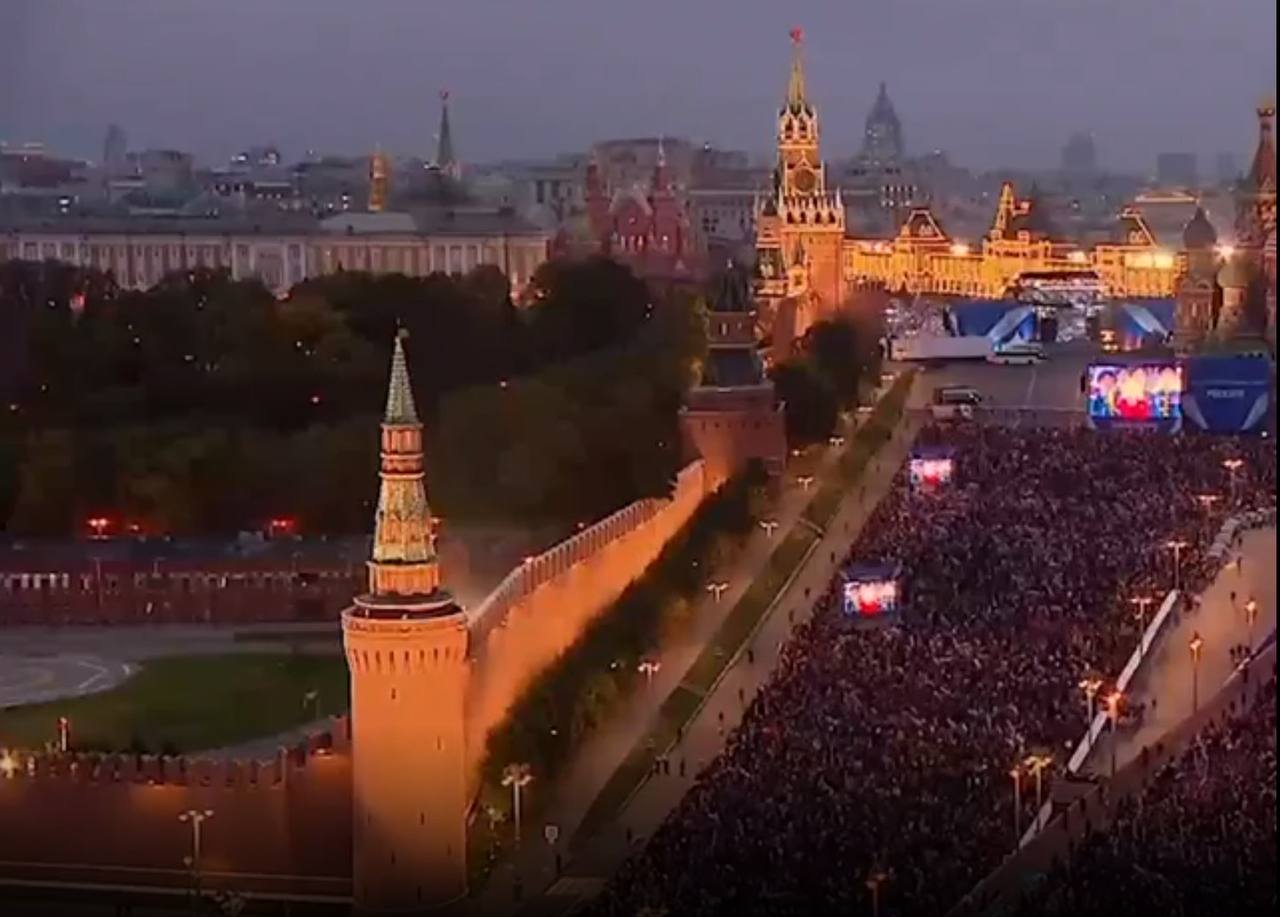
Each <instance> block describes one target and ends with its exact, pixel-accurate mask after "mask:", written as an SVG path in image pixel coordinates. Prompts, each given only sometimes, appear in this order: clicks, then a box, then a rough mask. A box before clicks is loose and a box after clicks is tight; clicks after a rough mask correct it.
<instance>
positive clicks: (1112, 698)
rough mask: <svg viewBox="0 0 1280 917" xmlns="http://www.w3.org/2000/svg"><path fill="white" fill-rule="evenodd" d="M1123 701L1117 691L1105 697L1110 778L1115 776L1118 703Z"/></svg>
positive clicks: (1118, 716) (1118, 719)
mask: <svg viewBox="0 0 1280 917" xmlns="http://www.w3.org/2000/svg"><path fill="white" fill-rule="evenodd" d="M1123 699H1124V695H1123V694H1121V693H1120V692H1119V691H1112V692H1111V693H1110V694H1108V695H1107V716H1108V717H1110V719H1111V776H1112V777H1115V775H1116V745H1117V744H1118V742H1117V736H1116V726H1117V725H1118V724H1119V722H1120V701H1121V700H1123Z"/></svg>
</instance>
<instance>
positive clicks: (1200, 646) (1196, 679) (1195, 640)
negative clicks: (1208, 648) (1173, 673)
mask: <svg viewBox="0 0 1280 917" xmlns="http://www.w3.org/2000/svg"><path fill="white" fill-rule="evenodd" d="M1187 649H1188V650H1190V651H1191V712H1192V713H1195V712H1196V711H1197V710H1198V709H1200V654H1201V652H1202V651H1203V650H1204V639H1203V638H1202V637H1201V636H1200V632H1199V631H1196V632H1195V633H1194V634H1192V635H1191V640H1190V642H1188V643H1187Z"/></svg>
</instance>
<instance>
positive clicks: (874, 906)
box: [867, 868, 889, 917]
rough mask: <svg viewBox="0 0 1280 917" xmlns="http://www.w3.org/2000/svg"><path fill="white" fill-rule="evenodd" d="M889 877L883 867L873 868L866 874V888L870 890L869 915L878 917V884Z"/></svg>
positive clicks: (881, 883)
mask: <svg viewBox="0 0 1280 917" xmlns="http://www.w3.org/2000/svg"><path fill="white" fill-rule="evenodd" d="M888 878H889V874H888V873H887V872H885V871H884V870H883V869H878V868H877V869H873V870H871V874H870V875H869V876H867V889H868V890H869V891H870V892H871V917H880V886H881V885H883V884H884V883H885V880H886V879H888Z"/></svg>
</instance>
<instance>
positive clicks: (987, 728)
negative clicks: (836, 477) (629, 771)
mask: <svg viewBox="0 0 1280 917" xmlns="http://www.w3.org/2000/svg"><path fill="white" fill-rule="evenodd" d="M921 441H922V442H924V443H936V444H941V445H946V446H949V447H951V448H952V449H953V450H954V452H953V459H954V463H955V474H954V477H953V479H952V480H951V482H950V483H949V484H946V485H943V486H941V487H939V488H937V489H935V490H932V491H928V492H925V491H921V490H917V489H912V487H911V485H910V482H909V480H908V476H907V475H906V474H900V475H899V477H898V480H897V481H896V482H895V485H894V488H893V491H892V492H891V494H890V495H889V496H888V497H886V499H885V500H883V501H882V502H881V504H880V505H879V506H878V507H877V509H876V510H875V512H874V513H873V515H872V517H871V518H870V520H869V521H868V523H867V524H866V525H865V526H864V527H863V534H862V536H861V537H860V538H859V539H858V541H857V542H856V543H855V544H854V545H853V546H851V548H850V551H849V559H850V560H855V559H856V560H857V561H858V562H859V563H869V564H892V565H894V566H896V567H897V568H899V569H900V570H901V576H902V580H903V581H902V584H901V585H902V587H903V590H904V595H905V597H906V600H905V603H904V605H903V609H902V614H901V617H900V619H898V620H897V621H896V622H894V623H886V624H885V625H883V626H873V627H866V626H858V624H857V622H854V621H852V620H850V619H849V618H848V617H846V616H845V615H844V614H843V613H842V611H841V603H840V600H839V595H838V578H837V580H836V581H833V582H832V583H831V586H830V588H829V589H828V590H827V592H826V593H825V594H824V595H822V596H821V597H819V598H818V599H817V602H816V605H815V608H814V614H813V616H812V617H811V618H810V619H809V620H808V621H806V622H805V623H803V624H801V625H799V626H797V628H796V629H795V631H794V632H793V635H792V638H791V640H790V642H789V643H788V644H787V646H786V647H785V649H784V650H783V653H782V657H781V659H780V661H779V664H778V668H777V670H776V672H775V673H774V675H773V677H772V679H771V680H770V682H769V683H768V684H767V685H766V686H764V687H763V688H762V689H761V691H760V692H759V694H758V695H757V696H756V698H755V700H754V701H753V703H752V704H751V706H750V707H749V708H748V710H747V711H746V713H745V714H744V717H743V720H742V723H741V725H740V727H739V728H738V729H737V730H735V731H734V732H733V733H732V734H731V735H730V736H729V738H728V740H727V744H726V747H725V750H724V752H723V753H722V754H721V755H720V756H719V757H718V758H717V759H716V760H715V761H714V762H712V763H711V764H710V765H709V766H708V767H707V768H706V769H705V770H704V771H703V772H702V773H701V774H700V775H698V777H697V780H696V783H695V784H694V785H693V786H692V787H691V788H690V789H689V791H688V792H687V793H686V795H685V796H684V799H683V800H682V802H681V803H680V805H679V806H678V808H677V809H676V810H675V811H674V812H673V813H672V814H671V816H670V817H669V818H668V819H667V820H666V822H665V823H664V824H663V825H662V827H661V828H660V829H659V830H658V831H657V832H656V833H655V834H654V836H653V837H652V838H651V839H650V840H649V842H648V844H647V845H646V846H645V847H644V849H643V850H642V851H639V852H638V853H637V854H636V855H635V856H633V857H632V858H631V859H630V860H629V861H628V862H627V863H625V864H624V865H623V867H622V868H621V869H620V870H619V873H618V874H617V875H616V876H615V878H614V880H613V881H612V883H611V884H610V886H609V888H608V889H606V891H605V893H604V894H603V895H602V896H601V897H600V899H599V900H598V901H597V903H596V905H595V908H596V910H595V913H597V914H600V915H608V917H623V915H625V917H632V915H634V914H636V913H639V912H643V911H646V910H647V911H649V912H656V913H668V914H681V915H690V917H696V915H704V914H705V915H710V914H725V913H733V914H739V915H757V914H759V915H790V914H825V913H836V912H839V913H843V914H851V913H866V914H870V913H872V912H873V903H872V902H873V899H878V903H879V912H880V913H883V914H886V915H889V914H893V915H903V917H905V915H922V917H924V915H927V917H938V915H942V914H945V913H946V911H947V910H948V909H949V908H950V907H951V906H952V905H954V904H955V903H956V902H957V901H958V900H959V899H960V898H961V897H962V896H963V895H964V894H965V893H966V892H967V891H969V890H970V888H972V887H973V885H974V884H975V883H976V882H977V881H978V880H979V879H980V878H982V876H984V875H985V874H986V873H988V872H989V871H990V870H991V869H992V868H994V867H995V866H996V865H998V863H999V862H1000V860H1001V859H1002V858H1003V857H1004V856H1005V855H1006V854H1007V853H1008V852H1009V851H1010V850H1011V849H1012V848H1013V846H1014V844H1015V827H1014V826H1015V814H1014V798H1015V796H1014V790H1013V783H1012V781H1011V774H1010V770H1011V768H1012V767H1014V766H1015V765H1016V764H1018V763H1020V762H1023V761H1025V760H1026V758H1027V756H1028V755H1030V754H1033V753H1034V754H1037V755H1044V756H1046V757H1050V758H1051V759H1052V762H1053V763H1052V764H1050V765H1048V767H1047V768H1046V769H1044V770H1043V771H1042V772H1041V775H1040V776H1041V779H1042V782H1043V787H1044V790H1045V791H1046V792H1047V791H1048V789H1049V787H1050V784H1051V782H1052V780H1053V779H1054V778H1055V776H1056V775H1057V774H1060V773H1061V770H1062V767H1063V765H1064V764H1065V762H1066V760H1067V758H1068V756H1069V754H1070V752H1071V749H1072V748H1073V747H1074V744H1075V742H1076V741H1077V740H1078V739H1079V738H1080V736H1081V734H1082V733H1083V731H1084V728H1085V723H1086V700H1085V697H1084V696H1083V694H1082V693H1081V691H1080V688H1079V685H1080V682H1081V679H1082V678H1083V677H1085V676H1087V675H1089V674H1090V673H1097V674H1098V675H1099V676H1101V677H1102V678H1104V679H1106V678H1111V679H1114V677H1115V676H1116V674H1117V673H1118V672H1119V670H1120V668H1121V666H1122V665H1123V663H1124V661H1125V659H1126V658H1127V657H1128V656H1129V654H1130V653H1131V652H1132V651H1133V649H1134V647H1135V645H1136V643H1137V639H1138V634H1139V629H1140V627H1141V626H1142V622H1140V621H1139V620H1137V616H1136V615H1135V604H1134V603H1133V602H1132V601H1131V600H1132V599H1133V598H1135V597H1138V596H1143V595H1145V596H1152V597H1155V602H1156V603H1158V601H1159V598H1160V597H1161V596H1163V595H1164V593H1165V592H1166V591H1167V590H1168V589H1169V587H1170V586H1171V585H1172V582H1173V579H1174V576H1175V569H1174V563H1175V556H1174V554H1175V552H1174V551H1172V550H1170V549H1168V548H1167V544H1168V542H1169V541H1170V540H1174V539H1176V540H1178V541H1181V542H1185V547H1183V548H1181V549H1180V550H1179V551H1178V552H1177V554H1178V557H1177V560H1178V561H1179V562H1180V568H1179V569H1178V570H1177V571H1176V575H1177V576H1178V577H1179V578H1180V580H1181V583H1182V585H1183V586H1184V587H1188V588H1190V589H1192V590H1194V589H1197V588H1199V587H1200V586H1201V585H1202V584H1203V583H1204V582H1205V581H1206V579H1207V577H1209V576H1210V575H1211V574H1212V573H1213V570H1212V569H1211V566H1212V564H1211V561H1210V560H1209V559H1208V557H1207V550H1208V548H1209V547H1210V545H1211V544H1212V542H1213V539H1214V536H1215V534H1216V533H1217V531H1218V530H1219V528H1220V527H1221V525H1222V522H1223V521H1224V519H1225V518H1226V517H1227V516H1228V515H1229V514H1230V513H1231V512H1233V511H1234V510H1235V509H1236V508H1238V507H1239V506H1241V505H1248V506H1250V507H1254V506H1257V505H1258V504H1259V503H1266V502H1270V503H1272V504H1273V503H1274V497H1275V453H1274V451H1273V450H1271V448H1270V444H1269V443H1257V442H1244V441H1229V440H1225V439H1210V438H1201V437H1194V436H1184V437H1179V438H1176V439H1172V438H1169V437H1165V436H1160V435H1158V434H1153V433H1141V432H1116V433H1107V434H1100V433H1097V432H1093V431H1089V430H1084V429H1065V428H1057V429H1034V430H1033V429H1019V430H1014V429H1009V428H1003V427H982V426H978V425H971V424H970V425H959V426H947V427H932V428H928V429H926V430H925V431H923V433H922V436H921ZM1237 457H1238V458H1241V459H1243V465H1242V466H1241V467H1239V469H1238V470H1237V471H1236V472H1235V479H1234V480H1232V478H1231V477H1230V476H1229V473H1228V470H1227V469H1226V468H1225V467H1224V466H1223V464H1222V463H1223V461H1224V460H1225V459H1228V458H1237ZM1210 494H1212V495H1214V496H1216V497H1218V498H1219V499H1211V500H1201V499H1198V497H1201V496H1205V495H1210ZM1154 607H1155V605H1154V604H1153V605H1151V606H1150V607H1148V608H1146V609H1145V610H1146V617H1147V618H1148V619H1149V615H1150V613H1151V612H1152V611H1154ZM1104 690H1105V689H1104ZM1034 786H1035V785H1034V781H1027V782H1024V783H1023V784H1022V788H1023V790H1024V791H1023V792H1022V793H1021V803H1022V806H1023V811H1022V812H1021V813H1020V816H1021V817H1020V822H1021V826H1022V827H1023V828H1025V827H1026V825H1027V824H1028V823H1029V821H1030V819H1031V818H1032V816H1033V814H1034V808H1035V804H1036V799H1035V794H1036V791H1035V788H1034Z"/></svg>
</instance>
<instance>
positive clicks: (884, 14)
mask: <svg viewBox="0 0 1280 917" xmlns="http://www.w3.org/2000/svg"><path fill="white" fill-rule="evenodd" d="M796 25H799V26H802V27H803V28H804V30H805V35H806V48H807V59H808V72H809V86H810V93H811V95H812V96H813V98H814V100H815V101H816V103H817V105H818V107H819V114H820V117H821V118H822V128H823V143H824V154H825V155H826V156H827V157H836V156H841V155H845V154H848V153H851V152H853V151H854V150H855V148H856V144H857V139H858V137H859V134H860V132H861V129H862V121H863V118H864V117H865V114H866V111H867V109H868V107H869V106H870V104H871V102H872V99H873V98H874V96H875V91H876V84H877V83H878V81H880V80H885V81H887V82H888V84H889V91H890V95H891V97H892V99H893V101H894V103H895V105H896V106H897V110H898V114H899V116H900V117H901V119H902V121H903V124H904V129H905V133H906V139H907V144H908V147H909V148H910V150H911V151H912V152H922V151H925V150H928V149H932V148H936V147H941V148H944V149H946V150H947V151H948V152H950V154H951V156H952V159H953V160H954V161H956V162H959V163H961V164H965V165H970V166H974V167H995V166H1002V165H1023V166H1042V165H1051V164H1053V163H1055V162H1056V161H1057V157H1058V151H1059V149H1060V148H1061V146H1062V144H1063V143H1064V141H1065V140H1066V138H1067V136H1068V135H1069V134H1070V133H1071V132H1073V131H1075V130H1082V129H1083V130H1092V131H1093V132H1094V133H1095V135H1096V137H1097V145H1098V151H1099V155H1100V158H1101V160H1102V162H1103V164H1104V165H1105V166H1108V167H1115V168H1133V169H1144V170H1145V169H1149V168H1151V163H1152V160H1153V158H1154V156H1155V154H1156V153H1157V152H1159V151H1165V150H1189V151H1193V152H1197V153H1200V154H1202V155H1204V156H1211V155H1212V154H1214V153H1216V152H1218V151H1232V152H1235V153H1236V154H1237V155H1238V156H1239V158H1240V160H1241V162H1243V161H1245V160H1246V158H1247V155H1248V153H1249V152H1250V150H1251V147H1252V143H1253V138H1254V136H1255V121H1254V116H1253V109H1254V107H1255V106H1256V104H1257V103H1258V101H1259V100H1260V99H1261V97H1262V96H1263V95H1264V94H1266V93H1268V92H1271V91H1273V87H1274V86H1275V74H1276V37H1275V36H1276V0H0V138H2V139H7V140H10V141H21V140H43V141H45V142H47V143H49V144H50V145H52V146H53V147H54V148H56V149H58V150H61V151H65V152H68V153H73V154H78V155H82V156H87V157H90V158H94V159H97V158H98V157H100V155H101V148H102V146H101V145H102V138H103V135H104V133H105V130H106V127H107V124H108V123H110V122H112V121H116V122H119V123H120V124H121V125H122V126H124V128H125V129H126V131H127V132H128V136H129V141H130V146H131V147H133V148H142V147H145V146H171V147H178V148H183V149H189V150H192V151H194V152H196V153H197V154H198V155H199V156H200V157H201V158H202V159H203V160H204V161H206V162H213V161H221V160H222V159H223V158H224V157H226V156H227V155H229V154H230V153H232V152H234V151H235V150H237V149H240V148H243V147H245V146H248V145H249V144H252V143H261V142H274V143H276V144H278V145H279V146H280V148H281V149H282V151H283V152H284V153H285V155H286V156H287V157H290V158H292V157H295V156H297V155H300V154H301V153H302V152H304V151H305V150H306V149H308V148H314V149H321V150H332V151H338V152H357V151H364V150H368V149H370V148H371V147H373V145H374V144H375V143H381V144H382V146H383V147H384V148H387V149H390V150H393V151H395V152H404V153H410V152H423V151H426V150H428V149H429V148H430V146H431V143H432V136H433V134H434V132H435V128H436V123H437V118H438V100H437V93H438V92H439V90H440V89H441V88H443V87H448V88H449V89H450V91H451V100H452V102H453V112H452V116H453V124H454V135H455V140H456V145H457V149H458V151H459V154H460V156H461V157H462V158H463V159H464V160H471V161H477V160H491V159H496V158H501V157H523V156H541V155H550V154H553V153H556V152H558V151H569V150H575V149H583V148H585V147H586V146H587V145H589V143H590V142H591V141H593V140H596V139H601V138H607V137H619V136H643V135H655V134H659V133H665V134H669V135H679V136H687V137H691V138H694V139H697V140H708V141H710V142H712V143H715V144H718V145H723V146H728V147H735V148H740V149H748V150H751V151H752V152H760V153H763V152H764V151H766V150H767V149H768V148H769V144H770V141H771V138H772V132H773V118H774V114H775V111H776V108H777V105H778V103H779V102H780V100H781V96H782V93H783V89H784V84H785V80H786V72H787V62H788V57H789V54H790V49H789V42H788V39H787V32H788V30H789V29H790V28H791V27H792V26H796ZM1202 168H1204V169H1205V170H1206V171H1207V170H1210V169H1211V168H1212V164H1211V163H1210V162H1207V161H1206V162H1205V163H1203V165H1202Z"/></svg>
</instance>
